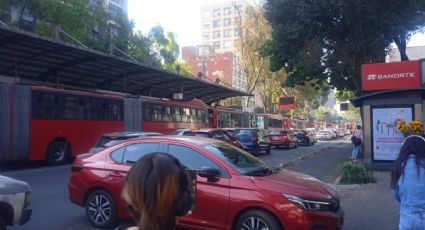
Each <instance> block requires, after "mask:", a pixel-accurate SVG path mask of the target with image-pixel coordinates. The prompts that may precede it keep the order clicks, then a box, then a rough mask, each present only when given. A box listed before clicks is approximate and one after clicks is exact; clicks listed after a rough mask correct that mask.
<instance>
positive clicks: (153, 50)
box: [0, 0, 192, 76]
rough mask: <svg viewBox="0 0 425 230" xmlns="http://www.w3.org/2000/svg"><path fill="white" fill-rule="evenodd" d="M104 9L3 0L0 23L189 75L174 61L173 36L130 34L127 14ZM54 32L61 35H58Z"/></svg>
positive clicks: (78, 2) (68, 0)
mask: <svg viewBox="0 0 425 230" xmlns="http://www.w3.org/2000/svg"><path fill="white" fill-rule="evenodd" d="M108 7H109V6H108ZM108 7H105V5H104V0H3V1H0V20H2V21H5V22H8V23H9V24H10V25H11V26H17V27H19V28H21V29H24V30H30V31H32V32H36V33H38V34H41V35H43V36H48V37H53V38H56V39H59V40H62V41H66V42H73V43H74V42H76V41H78V43H82V44H84V45H85V46H88V47H90V48H93V49H96V50H100V51H103V52H110V53H111V54H114V55H120V56H122V55H123V53H125V54H128V55H129V56H130V57H132V58H134V59H135V60H137V61H139V62H141V63H143V64H146V65H149V66H153V67H156V68H163V69H165V70H168V71H171V72H174V73H178V74H181V75H184V76H192V75H191V67H190V66H189V65H188V64H187V63H185V62H180V61H178V56H179V45H178V44H177V41H176V35H175V34H174V33H172V32H168V33H166V32H164V29H163V28H162V27H161V26H160V25H158V26H155V27H153V28H152V29H151V31H150V33H148V34H147V35H144V34H142V33H141V32H140V31H138V32H133V28H134V23H133V22H132V21H130V20H129V19H128V18H127V15H126V14H124V12H120V11H119V10H116V9H114V10H112V9H110V8H108ZM12 9H17V11H18V13H19V14H18V15H19V18H18V19H17V20H16V19H15V22H13V20H12V18H11V17H12V16H11V14H10V12H12ZM28 16H30V17H32V19H33V21H32V22H30V23H28V20H27V19H26V20H23V18H24V17H26V18H28ZM6 19H7V20H6ZM58 29H60V30H61V31H63V32H60V33H58V31H59V30H58ZM65 33H66V34H67V35H65ZM68 35H69V36H68ZM71 37H72V38H71ZM116 48H117V49H118V50H120V51H121V52H120V51H117V50H116Z"/></svg>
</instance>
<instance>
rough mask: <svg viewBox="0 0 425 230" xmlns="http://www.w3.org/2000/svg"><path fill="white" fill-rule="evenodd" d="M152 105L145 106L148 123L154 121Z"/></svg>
mask: <svg viewBox="0 0 425 230" xmlns="http://www.w3.org/2000/svg"><path fill="white" fill-rule="evenodd" d="M152 114H153V111H152V105H151V104H145V120H146V121H152Z"/></svg>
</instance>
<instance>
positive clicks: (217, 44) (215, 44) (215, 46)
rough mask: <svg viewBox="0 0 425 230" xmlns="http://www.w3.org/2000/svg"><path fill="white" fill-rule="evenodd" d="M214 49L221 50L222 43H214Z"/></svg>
mask: <svg viewBox="0 0 425 230" xmlns="http://www.w3.org/2000/svg"><path fill="white" fill-rule="evenodd" d="M213 46H214V49H216V50H219V49H220V48H221V46H220V42H214V43H213Z"/></svg>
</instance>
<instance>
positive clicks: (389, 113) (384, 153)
mask: <svg viewBox="0 0 425 230" xmlns="http://www.w3.org/2000/svg"><path fill="white" fill-rule="evenodd" d="M412 115H413V114H412V108H411V107H407V108H373V109H372V117H373V121H372V127H371V128H372V130H373V132H372V133H373V137H372V142H373V153H374V154H373V155H374V160H387V161H390V160H395V159H396V158H397V156H398V153H399V151H400V147H401V143H402V142H403V140H404V135H403V133H401V132H400V131H398V130H397V127H396V125H397V122H398V121H399V120H404V121H405V122H406V123H409V122H411V121H412Z"/></svg>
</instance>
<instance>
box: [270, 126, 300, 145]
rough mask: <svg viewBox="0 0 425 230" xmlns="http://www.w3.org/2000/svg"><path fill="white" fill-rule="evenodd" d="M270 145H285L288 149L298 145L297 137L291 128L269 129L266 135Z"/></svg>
mask: <svg viewBox="0 0 425 230" xmlns="http://www.w3.org/2000/svg"><path fill="white" fill-rule="evenodd" d="M267 137H268V138H269V143H270V145H271V146H276V147H277V148H278V147H279V146H285V147H287V148H288V149H291V148H296V147H298V141H297V137H296V136H295V135H294V134H293V133H292V131H291V130H271V131H270V132H269V134H268V135H267Z"/></svg>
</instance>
